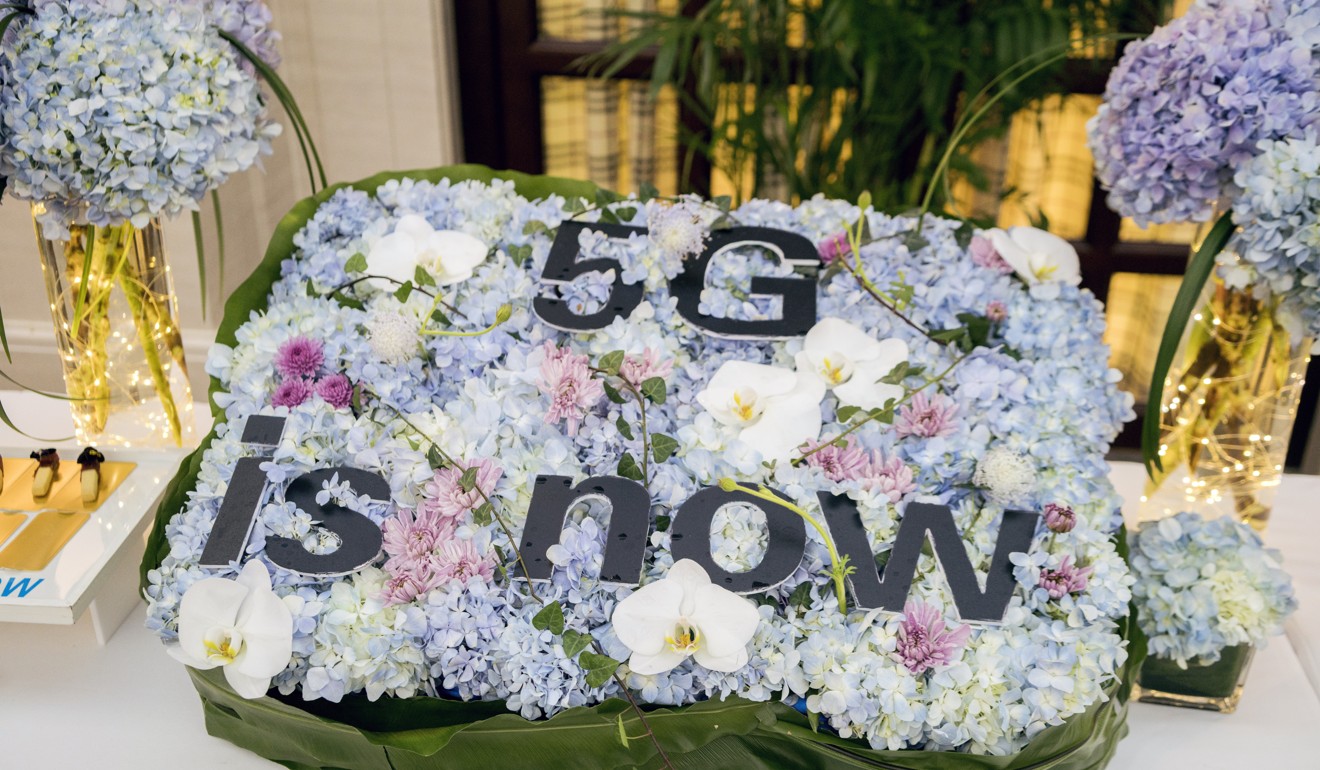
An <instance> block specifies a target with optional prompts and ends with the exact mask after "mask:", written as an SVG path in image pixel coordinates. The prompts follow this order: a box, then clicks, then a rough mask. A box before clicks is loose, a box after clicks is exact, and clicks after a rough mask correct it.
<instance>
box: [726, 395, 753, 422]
mask: <svg viewBox="0 0 1320 770" xmlns="http://www.w3.org/2000/svg"><path fill="white" fill-rule="evenodd" d="M758 406H759V404H758V403H757V398H756V391H754V390H752V389H751V388H738V389H737V390H735V391H734V392H733V395H732V396H731V397H730V398H729V412H731V413H732V414H733V416H734V418H735V419H737V420H738V421H739V422H751V421H752V420H754V419H756V417H757V416H758V415H759V414H760V413H761V410H760V409H759V408H758Z"/></svg>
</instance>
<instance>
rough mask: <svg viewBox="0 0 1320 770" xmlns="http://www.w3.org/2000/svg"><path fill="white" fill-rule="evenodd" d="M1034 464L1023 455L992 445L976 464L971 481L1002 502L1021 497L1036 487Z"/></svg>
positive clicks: (1016, 499) (1012, 500) (1013, 500)
mask: <svg viewBox="0 0 1320 770" xmlns="http://www.w3.org/2000/svg"><path fill="white" fill-rule="evenodd" d="M1036 480H1037V474H1036V468H1035V466H1033V465H1032V464H1031V461H1030V460H1028V459H1027V458H1026V457H1025V456H1024V455H1020V454H1018V453H1017V452H1014V451H1013V450H1011V449H1006V448H1004V447H994V448H993V449H991V450H990V451H988V452H986V453H985V457H983V458H981V462H979V463H977V464H976V473H975V474H974V475H973V476H972V482H973V483H974V484H976V485H977V486H979V487H985V488H986V490H987V491H988V492H989V493H990V496H991V497H993V498H995V499H996V500H998V501H1000V502H1003V503H1011V502H1016V501H1018V500H1021V499H1022V498H1023V497H1025V496H1027V495H1028V494H1030V493H1031V492H1032V491H1033V490H1034V489H1035V488H1036Z"/></svg>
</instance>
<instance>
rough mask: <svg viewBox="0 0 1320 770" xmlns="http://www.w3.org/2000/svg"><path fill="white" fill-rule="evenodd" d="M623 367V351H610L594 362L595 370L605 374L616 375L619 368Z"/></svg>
mask: <svg viewBox="0 0 1320 770" xmlns="http://www.w3.org/2000/svg"><path fill="white" fill-rule="evenodd" d="M622 365H623V351H622V350H611V351H610V352H608V353H606V354H605V355H603V356H601V357H600V360H599V361H597V362H596V368H597V369H599V370H601V371H602V372H605V373H606V374H618V373H619V367H620V366H622Z"/></svg>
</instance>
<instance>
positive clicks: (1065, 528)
mask: <svg viewBox="0 0 1320 770" xmlns="http://www.w3.org/2000/svg"><path fill="white" fill-rule="evenodd" d="M1045 526H1047V527H1049V528H1050V531H1051V532H1058V533H1060V534H1062V533H1064V532H1072V530H1073V527H1075V526H1077V514H1076V513H1073V509H1071V508H1069V507H1068V506H1066V505H1055V504H1054V503H1046V505H1045Z"/></svg>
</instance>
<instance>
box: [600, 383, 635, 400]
mask: <svg viewBox="0 0 1320 770" xmlns="http://www.w3.org/2000/svg"><path fill="white" fill-rule="evenodd" d="M600 385H601V387H602V388H604V389H605V397H606V398H608V399H609V400H610V401H611V402H613V403H615V404H623V403H627V401H628V399H626V398H624V397H623V394H622V393H620V392H619V389H618V388H616V387H614V386H613V385H611V384H609V383H608V382H602V383H601V384H600Z"/></svg>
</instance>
